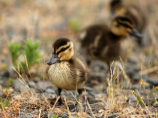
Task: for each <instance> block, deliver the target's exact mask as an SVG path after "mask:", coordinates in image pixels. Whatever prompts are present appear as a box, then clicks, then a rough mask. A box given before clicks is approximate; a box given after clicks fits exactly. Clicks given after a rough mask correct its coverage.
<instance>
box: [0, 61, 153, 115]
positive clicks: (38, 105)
mask: <svg viewBox="0 0 158 118" xmlns="http://www.w3.org/2000/svg"><path fill="white" fill-rule="evenodd" d="M118 68H120V65H119V64H118V65H117V64H116V65H115V67H114V70H113V76H109V77H108V78H107V80H108V81H107V84H108V86H107V96H105V95H103V96H101V97H100V98H99V99H97V100H98V102H97V103H89V102H88V101H87V97H88V96H87V94H84V96H85V104H86V106H87V108H86V109H89V111H90V112H86V111H87V110H85V111H84V109H85V108H83V106H82V104H81V105H80V106H79V109H80V110H79V112H78V111H75V112H72V111H70V109H69V107H68V105H70V104H72V102H75V101H72V100H67V99H66V97H64V101H65V105H64V106H61V107H58V106H56V103H57V101H58V99H59V97H58V98H57V99H56V100H55V101H54V102H55V104H54V105H51V104H50V103H49V102H50V100H49V99H47V98H45V96H43V98H40V97H39V95H38V93H33V91H32V90H31V89H30V88H29V86H28V85H27V83H26V80H27V78H24V77H23V76H21V75H20V73H19V72H18V71H17V72H18V74H19V77H20V78H19V80H20V81H21V83H22V84H24V85H25V86H26V87H27V88H28V89H29V92H25V93H23V92H21V94H19V95H14V96H13V97H12V99H10V101H9V102H8V103H6V106H8V107H7V108H6V109H4V110H3V111H0V114H5V115H6V114H10V116H11V115H12V116H16V114H17V110H20V109H21V110H23V112H24V113H25V114H27V113H33V111H36V113H38V114H39V116H40V117H42V116H43V113H44V112H45V111H49V113H53V115H52V116H50V115H51V114H48V115H47V116H50V117H52V118H56V117H58V116H59V115H60V114H61V113H63V114H65V113H67V114H68V116H69V117H71V116H75V117H76V118H78V117H79V118H82V117H86V116H91V117H94V118H95V117H96V116H95V115H96V112H95V111H94V110H93V109H92V106H93V105H95V104H96V105H101V104H103V106H104V108H102V109H97V114H100V115H101V116H103V117H107V116H109V115H111V114H118V116H120V117H135V116H137V117H139V116H147V115H148V116H149V117H150V116H151V115H154V113H153V112H151V111H150V110H149V107H151V106H152V105H149V106H147V105H146V103H145V102H144V101H143V99H142V98H146V96H140V93H139V92H137V93H135V92H133V93H132V90H130V89H128V90H126V89H124V88H123V87H122V81H119V83H118V84H117V86H115V85H116V81H117V82H118V80H117V77H118V76H119V75H120V74H125V72H123V71H124V70H123V66H121V68H122V70H121V71H120V72H117V71H116V70H117V69H118ZM114 75H115V77H116V78H115V79H114V78H113V77H114ZM127 80H128V79H127ZM102 85H103V86H104V85H105V83H103V84H101V86H102ZM140 86H142V87H144V88H145V86H144V84H143V81H141V83H140ZM129 88H130V84H129ZM4 91H5V92H7V89H6V90H4ZM118 92H119V93H120V95H119V96H117V95H116V94H117V93H118ZM155 92H156V89H155V88H154V89H153V94H154V98H156V93H155ZM66 93H67V92H66ZM67 94H69V93H67ZM71 94H72V93H71ZM99 94H102V93H99ZM132 94H133V96H135V97H136V99H137V100H138V101H139V102H134V103H132V104H135V105H136V106H137V107H133V105H132V104H131V103H130V101H129V102H127V97H128V96H131V95H132ZM70 96H71V97H72V99H76V98H75V95H70ZM19 100H20V102H19ZM99 101H100V102H99ZM78 102H79V101H78ZM4 103H5V101H4ZM12 103H18V106H17V107H16V108H15V111H16V112H11V111H10V109H11V108H12V106H11V104H12ZM4 106H5V105H4ZM94 112H95V113H94ZM34 117H35V116H34ZM6 118H7V117H6Z"/></svg>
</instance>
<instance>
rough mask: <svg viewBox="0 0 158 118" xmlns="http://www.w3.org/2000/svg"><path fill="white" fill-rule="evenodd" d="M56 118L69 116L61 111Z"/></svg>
mask: <svg viewBox="0 0 158 118" xmlns="http://www.w3.org/2000/svg"><path fill="white" fill-rule="evenodd" d="M58 118H69V117H68V114H67V113H62V114H59V115H58Z"/></svg>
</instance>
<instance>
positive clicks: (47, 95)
mask: <svg viewBox="0 0 158 118" xmlns="http://www.w3.org/2000/svg"><path fill="white" fill-rule="evenodd" d="M40 97H41V98H46V99H47V98H56V97H57V95H56V94H51V93H41V94H40Z"/></svg>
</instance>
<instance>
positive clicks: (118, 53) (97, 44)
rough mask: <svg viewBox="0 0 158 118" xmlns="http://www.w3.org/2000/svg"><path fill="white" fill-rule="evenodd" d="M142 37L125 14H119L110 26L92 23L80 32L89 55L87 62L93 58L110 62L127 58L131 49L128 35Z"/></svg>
mask: <svg viewBox="0 0 158 118" xmlns="http://www.w3.org/2000/svg"><path fill="white" fill-rule="evenodd" d="M129 34H130V35H133V36H135V37H138V38H141V37H142V34H141V33H139V32H138V31H137V30H136V29H135V28H134V23H133V22H132V21H131V20H130V19H128V18H127V17H124V16H118V17H116V18H114V20H113V21H112V26H111V28H109V27H108V26H107V25H105V24H98V25H92V26H90V27H88V28H86V29H85V30H83V31H82V32H81V34H80V42H81V47H82V49H83V50H84V53H85V55H86V56H87V64H88V65H90V63H91V61H92V60H100V61H104V62H107V64H108V66H109V69H110V62H111V61H114V60H119V59H120V57H121V58H122V59H125V58H126V56H127V54H128V50H129V49H130V46H131V44H130V40H129V38H128V35H129Z"/></svg>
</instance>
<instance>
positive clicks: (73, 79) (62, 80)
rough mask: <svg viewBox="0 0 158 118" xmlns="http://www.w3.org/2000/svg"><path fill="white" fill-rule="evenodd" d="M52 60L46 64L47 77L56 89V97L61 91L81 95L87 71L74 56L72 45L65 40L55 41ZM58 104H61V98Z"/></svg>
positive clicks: (81, 62)
mask: <svg viewBox="0 0 158 118" xmlns="http://www.w3.org/2000/svg"><path fill="white" fill-rule="evenodd" d="M52 47H53V53H52V58H51V59H50V61H49V62H48V63H47V64H48V65H49V67H48V68H47V71H46V73H47V76H48V78H49V80H50V81H51V82H52V83H53V84H54V85H55V86H56V87H58V95H59V96H60V93H61V91H62V89H64V90H78V93H79V96H81V94H82V90H83V87H84V85H85V82H86V81H87V79H88V75H89V71H88V69H87V67H86V65H85V64H84V63H83V61H81V59H80V58H78V57H75V56H74V45H73V43H72V42H71V41H70V40H69V39H67V38H60V39H57V40H56V41H55V42H54V44H53V46H52ZM59 104H62V100H61V97H60V99H59Z"/></svg>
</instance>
